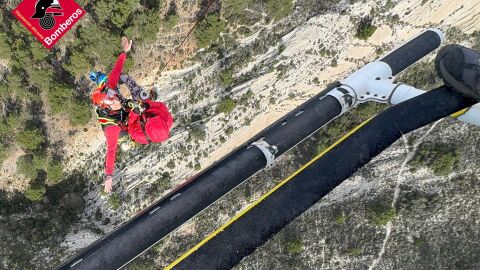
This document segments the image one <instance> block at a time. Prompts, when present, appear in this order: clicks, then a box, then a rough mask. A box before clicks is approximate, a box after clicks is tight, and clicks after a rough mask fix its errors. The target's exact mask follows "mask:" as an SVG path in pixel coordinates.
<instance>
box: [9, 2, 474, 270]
mask: <svg viewBox="0 0 480 270" xmlns="http://www.w3.org/2000/svg"><path fill="white" fill-rule="evenodd" d="M176 2H177V5H178V6H179V7H185V8H183V9H182V10H183V12H185V14H187V13H189V12H190V13H191V12H194V11H196V9H195V8H192V7H191V6H192V5H193V4H194V3H191V2H192V1H183V2H181V1H176ZM227 2H228V3H233V2H235V1H227ZM352 2H353V3H350V2H346V1H314V0H298V1H294V8H293V10H292V11H291V12H290V14H289V15H288V16H287V17H285V18H283V19H274V20H271V19H268V16H266V14H265V11H261V12H256V11H255V9H251V14H250V15H249V16H247V19H245V18H243V19H242V17H241V16H240V17H239V18H240V19H239V18H236V20H238V21H236V24H235V25H233V26H232V25H229V28H228V29H229V30H227V31H226V33H223V34H222V40H223V42H222V45H221V46H218V47H215V48H212V49H207V50H201V51H200V52H197V53H196V54H195V57H194V58H192V59H190V60H189V61H191V62H192V64H191V65H190V64H188V63H187V64H185V65H184V66H186V67H185V68H184V69H181V70H175V71H168V72H166V73H164V74H162V76H159V75H158V69H155V68H154V66H155V65H154V61H152V60H151V59H150V60H149V57H148V55H150V53H151V52H153V51H155V50H156V48H157V49H158V48H161V46H160V45H159V44H162V42H166V41H164V40H162V38H158V42H157V45H158V46H160V47H158V46H157V45H155V46H152V47H148V48H147V47H145V48H143V50H144V51H142V52H139V53H138V55H136V56H134V57H137V58H138V59H143V61H145V63H146V66H147V67H149V68H148V70H141V71H139V72H138V73H137V74H135V75H137V76H139V77H140V78H142V81H141V83H143V84H144V85H148V86H154V87H156V89H157V91H158V93H159V99H160V100H163V101H165V102H166V103H167V105H168V106H169V107H170V108H171V110H172V112H173V113H174V115H175V121H176V127H175V130H176V134H175V135H174V136H173V137H172V138H171V139H170V140H169V141H168V142H167V143H165V144H162V145H149V146H146V147H136V148H134V149H131V150H128V151H124V152H121V153H120V154H119V156H118V158H117V160H118V161H119V162H118V163H117V168H118V170H117V173H116V175H115V183H116V184H115V185H116V186H115V192H114V194H113V195H112V196H109V197H107V196H105V195H103V194H101V192H100V190H101V186H100V183H101V174H102V166H103V150H104V149H103V145H102V143H101V137H99V139H98V140H97V141H96V142H94V143H91V144H90V146H89V147H88V149H87V148H86V147H85V145H80V144H78V143H76V144H75V145H76V146H75V147H78V149H83V151H82V153H83V154H81V155H72V156H71V157H70V161H69V164H71V166H72V171H73V172H75V171H79V172H81V174H82V177H78V178H72V179H70V180H69V181H75V180H77V179H83V180H82V181H86V183H87V185H86V188H85V192H84V193H83V194H82V195H83V198H73V199H71V200H68V201H73V202H75V201H77V202H78V203H79V204H82V200H83V202H84V203H85V209H84V211H83V212H81V213H78V215H79V216H80V217H81V221H80V222H76V223H74V224H72V225H71V226H70V227H69V232H68V234H67V236H66V238H65V239H47V240H44V242H43V243H44V244H42V245H43V246H44V249H43V250H42V251H41V252H38V251H33V250H32V251H29V252H32V253H33V252H36V253H35V257H34V259H33V260H34V262H37V263H38V264H39V265H44V268H48V267H47V266H45V265H46V264H45V263H46V262H48V263H50V264H52V263H53V264H54V263H58V262H59V261H60V260H62V259H65V258H66V257H67V256H69V255H72V254H73V253H74V252H76V251H78V250H79V249H80V248H82V247H85V246H87V245H88V244H90V243H92V242H93V241H94V240H95V239H97V238H99V237H100V235H101V234H103V233H106V232H107V231H109V230H111V229H113V228H115V227H116V226H118V225H119V224H120V223H121V222H123V221H126V220H127V219H128V218H129V217H131V216H132V215H134V214H135V213H136V212H138V211H140V210H141V209H143V208H144V207H146V206H147V205H149V204H150V203H152V202H153V201H155V200H156V199H158V198H160V197H161V196H162V195H164V194H166V193H167V192H168V190H169V189H171V188H172V187H173V186H175V185H176V184H179V183H180V182H182V181H183V180H185V179H186V178H188V177H191V176H192V175H194V174H195V173H197V172H198V171H199V170H201V169H202V168H206V167H207V166H209V165H210V164H212V163H213V162H214V161H216V160H218V159H220V158H221V157H222V156H224V155H225V154H227V153H229V152H230V151H231V150H233V149H234V148H235V147H237V146H239V145H241V144H242V143H243V142H245V141H246V140H248V139H249V138H250V137H252V136H253V135H254V134H256V133H257V132H259V131H261V130H262V129H263V128H265V127H267V126H268V125H269V124H270V123H272V122H274V121H275V120H277V119H278V118H280V117H281V116H283V115H284V114H286V113H288V112H289V111H290V110H292V109H294V108H295V107H296V106H298V105H300V104H301V103H303V102H304V101H306V100H307V99H308V98H309V97H311V96H313V95H315V94H316V93H318V92H319V91H321V90H323V89H324V88H325V86H326V85H327V84H328V83H330V82H332V81H334V80H337V79H341V78H343V77H345V76H346V75H348V74H349V73H350V72H352V71H353V70H355V69H357V68H359V67H361V66H362V65H363V64H365V63H367V62H369V61H372V60H374V59H375V58H377V57H379V56H380V55H382V54H383V53H385V52H387V51H389V50H390V49H392V48H393V47H395V46H397V45H399V44H400V43H402V42H403V41H405V40H407V39H409V38H411V37H412V36H414V35H415V34H417V33H419V32H421V31H422V30H424V29H426V28H429V27H438V28H440V29H442V30H444V31H445V32H446V33H447V36H446V37H447V42H449V43H451V42H460V43H462V44H465V45H471V46H479V45H480V42H478V40H479V38H478V33H477V32H475V31H478V30H480V24H479V23H478V20H479V18H480V17H479V16H478V14H479V13H480V2H478V1H450V0H431V1H425V0H423V1H420V0H416V1H411V0H408V1H407V0H405V1H403V0H402V1H391V0H387V1H352ZM245 10H247V11H248V10H249V8H248V7H246V9H245ZM223 15H224V16H226V15H228V14H225V13H223ZM242 16H243V15H242ZM366 17H370V18H371V19H372V23H373V25H374V26H376V27H377V28H376V30H375V31H374V33H373V35H372V36H370V37H368V38H367V39H366V40H362V39H359V38H357V37H355V35H356V33H357V26H358V24H359V22H360V21H361V20H362V19H363V18H366ZM248 18H250V20H249V19H248ZM252 18H253V19H252ZM243 24H245V25H243ZM189 25H190V24H188V23H185V25H184V24H180V26H179V27H180V28H181V27H187V26H189ZM241 26H244V27H246V28H245V29H244V31H243V32H242V34H238V32H235V31H233V30H232V29H239V27H241ZM233 33H237V34H235V35H236V36H235V35H234V34H233ZM191 46H194V45H193V44H192V43H189V44H188V46H187V47H188V49H186V50H185V51H188V50H189V49H191ZM146 51H150V53H146ZM152 59H153V58H152ZM429 59H430V60H431V58H429ZM429 59H427V60H426V61H425V62H424V63H423V64H420V65H418V66H416V67H414V68H412V69H411V71H409V74H408V76H404V77H402V78H401V80H404V81H406V82H408V83H410V84H413V85H415V86H418V87H422V88H430V87H432V86H433V85H435V84H438V80H436V79H435V78H434V77H435V74H434V73H432V69H431V63H430V62H429ZM178 64H179V65H180V63H178ZM432 78H433V79H432ZM381 109H382V107H381V106H362V107H361V108H359V109H358V110H355V111H353V112H351V113H349V114H347V115H345V116H343V117H341V118H340V119H337V120H336V121H335V122H333V123H331V124H330V126H329V127H328V128H326V129H323V130H321V131H319V132H318V133H317V134H315V135H313V136H312V137H311V138H309V139H308V140H306V141H305V142H303V143H302V144H301V145H299V146H298V147H296V148H295V149H293V150H291V151H290V152H289V153H288V154H286V155H285V156H283V157H281V158H280V159H279V160H278V161H277V164H276V165H275V166H273V167H272V168H270V169H268V170H266V171H262V172H260V173H258V174H257V175H255V176H254V177H252V179H249V180H248V181H246V183H244V184H242V185H241V186H239V187H238V188H237V189H235V190H234V191H233V192H231V193H230V194H228V195H227V196H225V197H224V198H222V199H221V200H220V201H218V202H217V203H215V204H214V205H213V206H211V207H210V208H209V209H207V210H206V211H204V212H203V213H201V214H200V215H198V216H197V217H195V218H194V219H192V220H191V221H190V222H188V223H187V224H185V225H184V226H182V227H181V228H180V229H179V230H177V231H176V232H175V233H173V234H171V235H169V236H168V237H166V238H165V239H163V240H162V241H161V242H160V243H159V244H158V245H156V246H155V247H154V248H153V249H152V250H150V251H149V252H147V253H146V254H145V255H143V256H141V257H140V258H139V259H137V260H136V261H134V262H133V263H132V264H131V265H130V266H127V269H156V268H159V267H161V266H165V265H167V264H168V263H170V262H172V261H173V260H174V259H175V258H177V257H178V256H180V255H181V254H182V253H183V252H185V251H186V250H188V248H189V247H191V246H193V245H194V244H196V243H198V242H199V241H200V240H201V239H202V238H203V237H204V236H206V235H208V234H209V233H210V232H212V231H213V230H214V228H218V227H219V226H221V225H222V224H223V223H224V222H226V221H227V220H228V219H229V218H230V217H231V216H233V215H234V214H235V213H237V212H238V211H240V210H241V209H243V208H244V207H246V205H248V204H249V203H251V202H253V201H254V200H255V199H256V198H258V197H260V196H261V195H262V194H264V193H265V192H266V191H267V190H269V189H270V188H272V187H273V186H274V185H275V184H276V183H278V182H279V181H281V180H282V179H283V178H285V177H286V176H288V175H290V174H291V173H292V172H293V171H295V170H296V169H298V168H299V167H300V166H301V165H303V164H304V163H305V162H306V161H308V160H309V159H310V158H311V157H312V156H313V155H315V154H316V153H317V151H320V150H321V149H323V148H325V147H326V146H328V145H329V144H331V143H332V142H333V141H335V140H336V139H338V138H339V137H340V136H341V135H342V134H343V133H345V132H347V131H348V130H349V129H351V128H352V127H353V126H354V125H355V123H359V122H360V121H361V120H362V119H364V118H365V117H368V116H370V115H373V114H374V113H376V112H378V111H380V110H381ZM89 130H90V131H89V132H92V134H90V133H89V134H90V135H89V136H92V137H96V136H99V135H101V133H99V130H97V131H96V132H94V131H92V130H94V128H93V126H92V128H91V129H89ZM477 132H478V127H473V126H468V125H465V124H462V123H459V122H457V121H455V120H451V119H448V120H443V121H441V122H439V123H436V124H433V125H431V126H428V127H425V128H424V129H422V130H418V131H416V132H414V133H412V134H409V135H406V136H405V137H404V138H403V139H402V140H400V141H398V142H397V143H396V144H395V145H393V146H392V147H391V148H389V149H388V150H387V151H385V152H384V153H382V154H381V155H380V156H378V157H377V158H376V159H374V160H373V161H372V162H370V164H369V165H368V166H366V167H364V168H362V169H361V170H360V171H359V172H357V173H356V174H355V175H354V176H352V177H351V178H350V179H348V180H347V181H345V182H344V183H343V184H342V185H341V186H339V187H338V188H337V189H336V190H334V191H333V192H332V193H331V194H330V195H329V196H328V197H326V198H325V199H324V200H322V201H320V202H319V203H318V204H317V205H316V206H315V207H313V208H312V209H310V210H309V211H307V212H306V213H304V214H303V215H302V216H300V217H299V218H297V219H296V220H295V221H294V222H293V223H292V224H290V225H289V226H288V227H287V228H285V229H284V230H283V231H282V232H281V233H279V234H278V235H277V236H275V237H274V238H272V239H271V240H270V241H269V242H268V243H267V244H265V245H264V246H262V247H260V248H259V249H258V250H257V251H255V252H254V253H253V254H252V255H251V256H249V257H247V258H245V259H244V260H243V261H242V262H241V263H240V265H238V266H237V268H238V269H366V268H368V269H374V268H376V269H418V268H422V269H477V268H479V267H480V261H479V260H478V256H476V255H478V254H479V252H480V244H479V241H477V239H478V238H479V228H480V227H479V224H478V216H479V212H478V207H479V204H480V200H479V199H478V195H479V194H478V193H479V185H478V169H477V163H478V158H477V154H478V150H477V147H476V145H477V140H476V136H475V135H476V133H477ZM72 145H74V142H72V144H70V145H67V147H68V146H72ZM445 149H447V150H446V151H445ZM72 152H75V151H72ZM75 209H76V208H75ZM73 214H77V213H73ZM0 234H1V233H0ZM2 239H7V241H13V242H15V239H9V238H8V236H5V238H3V237H2ZM40 243H42V242H40ZM48 243H50V244H51V243H61V244H59V245H48ZM6 246H8V245H6ZM19 246H21V245H19ZM24 255H25V254H24ZM25 256H27V255H25ZM27 257H28V256H27ZM1 267H2V266H1V264H0V268H1ZM4 268H10V269H11V268H15V266H12V265H11V264H7V263H4Z"/></svg>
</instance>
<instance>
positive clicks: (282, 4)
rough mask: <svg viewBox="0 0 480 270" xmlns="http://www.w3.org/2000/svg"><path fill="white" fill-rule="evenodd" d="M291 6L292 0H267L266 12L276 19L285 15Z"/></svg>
mask: <svg viewBox="0 0 480 270" xmlns="http://www.w3.org/2000/svg"><path fill="white" fill-rule="evenodd" d="M292 6H293V5H292V0H267V12H268V14H269V15H270V16H272V17H273V18H275V19H277V20H278V19H281V18H283V17H285V16H287V15H288V13H290V11H291V10H292Z"/></svg>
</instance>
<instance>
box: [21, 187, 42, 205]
mask: <svg viewBox="0 0 480 270" xmlns="http://www.w3.org/2000/svg"><path fill="white" fill-rule="evenodd" d="M46 192H47V189H46V188H45V186H44V185H38V186H36V185H32V186H30V187H28V188H27V189H26V190H25V197H26V198H27V199H29V200H30V201H32V202H39V201H41V200H42V199H43V197H44V196H45V193H46Z"/></svg>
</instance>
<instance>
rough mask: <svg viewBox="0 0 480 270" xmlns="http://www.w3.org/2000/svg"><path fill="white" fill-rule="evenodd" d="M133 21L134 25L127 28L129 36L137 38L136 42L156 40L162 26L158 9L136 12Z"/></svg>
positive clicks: (126, 32) (126, 31)
mask: <svg viewBox="0 0 480 270" xmlns="http://www.w3.org/2000/svg"><path fill="white" fill-rule="evenodd" d="M177 20H178V17H177ZM132 22H133V25H131V26H130V27H128V28H127V30H125V34H126V35H127V37H129V38H131V39H133V40H135V42H136V43H147V42H152V41H154V40H155V38H156V37H157V33H158V30H159V27H160V23H159V20H158V12H157V11H155V10H149V11H145V12H140V13H136V14H135V15H134V16H133V19H132ZM175 24H176V22H175ZM127 59H131V58H127Z"/></svg>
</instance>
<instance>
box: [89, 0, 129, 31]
mask: <svg viewBox="0 0 480 270" xmlns="http://www.w3.org/2000/svg"><path fill="white" fill-rule="evenodd" d="M138 4H139V0H123V1H114V0H99V1H96V3H95V6H94V11H95V13H96V14H97V16H98V18H99V19H100V21H101V22H103V23H104V24H105V25H106V26H107V27H108V26H110V23H112V24H113V25H114V26H116V27H118V28H122V27H123V26H124V25H125V24H126V23H127V21H128V19H129V17H130V15H131V14H132V13H133V12H135V11H136V7H137V6H138Z"/></svg>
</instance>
